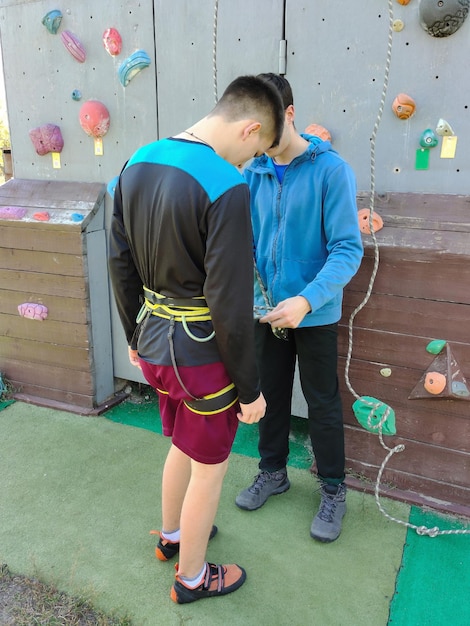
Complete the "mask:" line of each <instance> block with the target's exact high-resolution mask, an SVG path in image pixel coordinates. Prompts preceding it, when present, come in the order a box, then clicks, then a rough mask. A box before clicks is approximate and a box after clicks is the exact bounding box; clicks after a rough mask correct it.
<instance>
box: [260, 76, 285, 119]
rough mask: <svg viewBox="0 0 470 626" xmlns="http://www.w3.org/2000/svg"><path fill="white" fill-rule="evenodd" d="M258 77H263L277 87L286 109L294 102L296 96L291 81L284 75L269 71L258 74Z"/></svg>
mask: <svg viewBox="0 0 470 626" xmlns="http://www.w3.org/2000/svg"><path fill="white" fill-rule="evenodd" d="M258 78H261V79H262V80H264V81H265V82H266V83H269V84H271V85H273V86H274V87H276V89H277V90H278V91H279V93H280V94H281V98H282V102H283V104H284V110H286V109H287V107H288V106H289V105H291V104H294V96H293V95H292V87H291V86H290V83H289V81H288V80H287V78H284V76H280V75H279V74H273V73H271V72H268V73H266V74H258Z"/></svg>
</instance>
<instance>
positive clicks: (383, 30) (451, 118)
mask: <svg viewBox="0 0 470 626" xmlns="http://www.w3.org/2000/svg"><path fill="white" fill-rule="evenodd" d="M427 4H428V5H432V6H433V7H435V6H436V5H437V4H438V3H437V2H434V0H432V1H431V0H429V2H428V0H411V1H410V2H409V3H405V1H400V2H398V1H397V0H390V2H389V1H388V0H361V2H342V3H341V7H339V6H338V4H337V3H333V2H331V1H329V0H315V2H299V1H298V0H287V3H286V38H287V78H288V79H289V80H290V82H291V83H292V85H293V88H294V98H296V111H297V117H296V121H297V126H298V128H299V129H300V130H303V129H304V128H305V127H306V126H307V125H308V124H311V123H314V122H315V123H318V124H321V125H323V126H325V127H326V128H328V130H329V131H330V133H331V135H332V139H333V147H334V148H336V149H337V150H338V151H339V152H340V154H342V156H343V157H345V158H346V159H347V160H348V161H349V163H350V164H351V165H352V166H353V168H354V170H355V172H356V176H357V179H358V187H359V189H360V190H367V189H369V188H370V179H371V138H374V126H375V124H376V122H377V119H378V117H379V114H380V111H381V107H383V114H382V115H381V116H380V124H379V127H378V129H377V133H376V138H375V141H374V146H373V147H374V148H375V154H374V166H375V172H374V174H375V181H376V185H377V189H378V190H379V191H401V192H419V193H441V194H442V193H446V194H466V193H468V192H469V189H470V188H469V184H468V163H470V145H469V144H468V142H467V141H466V137H468V136H469V135H470V87H469V86H468V84H467V83H466V82H465V81H464V80H463V77H464V76H465V75H466V72H467V70H466V63H467V61H466V59H468V54H469V52H470V19H469V20H466V21H465V22H464V23H463V24H462V26H461V28H460V29H459V30H457V31H456V32H455V33H454V34H452V35H450V36H447V37H434V36H431V35H430V34H429V32H427V31H426V30H425V29H424V28H423V26H422V25H421V15H422V13H423V8H424V9H425V8H426V5H427ZM442 4H443V5H444V9H445V8H447V9H448V11H449V13H454V14H455V15H457V14H458V13H459V12H460V14H461V13H462V12H463V11H464V6H465V5H467V7H468V2H467V1H466V0H464V1H463V2H461V3H458V1H457V0H452V1H450V0H446V1H445V2H443V3H442ZM390 8H391V10H392V11H391V13H390V11H389V9H390ZM444 14H445V12H444ZM455 21H456V20H454V22H455ZM447 22H450V23H451V25H452V23H453V22H452V20H447ZM400 95H405V96H408V97H409V98H411V99H412V100H413V101H414V105H415V110H414V113H413V115H412V116H411V117H406V114H407V112H406V111H405V110H403V111H402V112H401V114H402V116H403V119H401V118H399V117H397V115H396V114H395V113H394V112H393V110H392V105H393V103H394V101H395V99H396V98H397V96H400ZM406 102H407V100H406V99H405V104H406ZM404 108H406V107H404ZM441 119H443V120H444V121H446V122H447V123H448V124H449V125H450V127H451V129H452V132H453V133H454V134H455V137H456V138H457V139H456V141H455V143H456V149H455V154H454V155H453V156H452V154H453V150H452V146H449V145H448V140H444V137H442V136H439V135H437V137H436V139H437V144H436V145H435V146H434V147H432V148H429V149H427V150H425V151H424V153H423V152H422V148H423V147H422V145H421V144H420V140H421V138H422V134H423V133H424V131H426V130H428V129H430V130H432V131H433V132H435V130H436V128H437V126H438V124H439V121H440V120H441ZM451 142H452V143H454V140H451ZM425 145H426V146H428V145H429V144H425ZM443 145H444V148H446V147H447V148H450V149H448V150H447V151H446V153H445V155H444V158H443V157H442V154H441V153H442V149H443ZM418 150H419V151H420V153H419V154H418V156H417V151H418ZM417 159H418V167H426V169H417V167H416V166H417Z"/></svg>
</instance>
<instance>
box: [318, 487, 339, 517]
mask: <svg viewBox="0 0 470 626" xmlns="http://www.w3.org/2000/svg"><path fill="white" fill-rule="evenodd" d="M337 501H338V494H337V493H327V492H326V491H324V492H323V493H322V497H321V503H320V510H319V511H318V517H319V518H320V519H322V520H323V521H324V522H332V521H333V517H334V515H335V511H336V504H337Z"/></svg>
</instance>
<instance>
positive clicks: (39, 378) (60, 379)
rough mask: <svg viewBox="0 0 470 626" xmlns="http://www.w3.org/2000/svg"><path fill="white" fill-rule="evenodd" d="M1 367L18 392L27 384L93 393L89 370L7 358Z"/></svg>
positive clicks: (87, 393) (86, 393)
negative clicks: (81, 370)
mask: <svg viewBox="0 0 470 626" xmlns="http://www.w3.org/2000/svg"><path fill="white" fill-rule="evenodd" d="M2 367H3V370H2V372H3V374H4V375H5V378H6V379H7V380H8V381H10V382H13V385H14V387H15V388H16V389H17V390H18V391H19V392H20V391H21V390H22V389H23V388H24V386H25V385H27V386H30V387H44V388H48V389H56V390H57V391H61V392H62V393H63V392H71V393H76V394H79V395H88V396H92V395H93V377H92V375H91V373H90V372H89V371H83V372H78V371H77V370H71V369H65V368H64V367H57V366H54V365H49V364H45V363H42V364H41V366H40V367H38V365H37V364H36V363H32V362H30V361H18V360H15V359H9V360H8V363H7V364H5V366H2Z"/></svg>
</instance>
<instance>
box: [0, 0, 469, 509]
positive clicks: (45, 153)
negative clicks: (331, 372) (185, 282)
mask: <svg viewBox="0 0 470 626" xmlns="http://www.w3.org/2000/svg"><path fill="white" fill-rule="evenodd" d="M469 4H470V2H468V0H444V2H440V3H436V2H434V1H433V0H409V1H407V0H361V2H359V3H358V2H346V0H343V2H341V3H335V2H331V0H315V2H312V1H311V0H304V1H302V0H260V1H259V2H253V1H252V0H239V1H238V2H236V3H234V2H231V1H230V0H198V2H195V1H194V0H178V2H174V0H153V1H152V0H140V1H139V2H135V1H131V0H122V1H118V0H116V1H111V0H100V2H93V1H92V0H82V2H80V3H78V2H72V1H71V0H66V1H64V2H58V3H54V4H53V3H51V2H50V0H29V1H28V0H0V36H1V44H2V51H3V62H4V73H5V83H6V92H7V104H8V111H9V121H10V130H11V139H12V158H13V169H14V175H15V177H17V178H21V179H33V180H41V181H49V180H50V181H78V182H80V181H86V182H88V183H90V182H97V183H105V184H106V183H108V182H109V181H110V180H111V179H112V178H113V177H114V176H115V175H116V174H118V173H119V171H120V170H121V168H122V166H123V164H124V163H125V161H126V160H127V159H128V158H129V156H130V155H131V154H132V152H133V151H134V150H135V149H136V148H137V147H138V146H139V145H141V144H143V143H146V142H148V141H151V140H153V139H154V138H157V137H163V136H168V135H171V134H172V133H176V132H179V131H180V130H181V129H183V128H185V127H187V126H188V125H189V124H191V123H193V122H194V121H195V120H197V119H199V118H200V117H202V116H203V115H205V114H206V113H207V112H208V111H209V110H210V109H211V108H212V106H213V105H214V103H215V101H216V99H217V97H218V96H220V95H221V93H222V92H223V89H224V87H225V86H226V85H227V84H228V83H229V82H230V81H231V80H232V79H233V78H235V77H236V76H237V75H239V74H244V73H258V72H269V71H272V72H282V73H285V75H286V77H287V78H288V79H289V81H290V82H291V84H292V86H293V90H294V98H295V106H296V126H297V128H298V129H299V130H300V131H302V130H304V129H305V128H306V127H307V126H309V125H311V124H319V125H321V126H323V127H325V128H326V129H327V130H328V131H329V133H330V134H331V137H332V144H333V147H334V148H335V149H336V150H338V152H339V153H340V154H341V155H342V156H343V157H345V158H346V160H347V161H348V162H349V163H350V164H351V165H352V167H353V168H354V171H355V173H356V176H357V182H358V190H359V194H358V209H362V208H367V207H369V204H370V202H371V199H372V198H373V199H374V202H375V204H376V206H375V208H376V210H377V212H378V213H380V211H381V210H382V212H383V229H382V230H381V231H380V238H379V244H380V247H381V250H382V251H383V258H382V259H381V263H380V265H379V269H378V273H377V285H376V287H375V289H374V290H373V292H372V294H373V298H372V299H371V302H370V303H369V305H368V306H367V307H366V308H365V312H364V314H363V315H362V316H361V317H359V318H358V320H356V325H357V330H358V335H357V339H356V340H355V341H356V342H357V343H355V344H354V350H355V351H354V352H353V362H352V366H351V380H352V381H353V386H354V387H355V386H356V385H358V391H359V394H361V395H362V394H367V393H371V394H372V395H374V394H377V395H383V398H381V399H382V400H384V401H386V402H390V403H391V404H393V401H396V400H397V398H398V406H397V418H396V424H397V431H398V434H399V435H400V436H402V437H403V436H404V437H405V438H406V439H407V440H409V441H413V442H416V441H422V440H424V441H423V443H425V445H426V446H428V447H426V448H423V450H424V452H423V456H422V458H423V462H422V463H420V462H418V464H417V465H420V464H421V465H422V466H423V468H424V469H423V472H422V474H420V473H419V471H418V470H417V467H416V464H415V466H413V467H412V466H410V467H406V464H405V465H401V466H400V467H399V468H398V467H397V468H396V469H394V473H392V474H390V475H389V478H390V480H391V481H392V482H394V481H395V484H399V485H400V486H401V487H406V485H408V486H410V485H411V486H415V487H416V488H419V489H421V491H422V492H423V491H426V490H428V492H429V493H432V492H433V489H434V488H435V487H436V484H437V482H440V483H442V484H441V485H440V486H439V490H440V491H439V493H441V494H442V493H443V492H444V491H445V489H446V486H447V485H449V484H450V481H451V473H452V472H453V467H454V466H453V465H452V464H453V463H454V462H455V463H457V464H459V463H460V466H459V467H460V468H464V470H463V472H464V474H463V475H465V471H466V470H468V466H469V460H468V455H469V454H470V451H469V450H468V449H467V448H466V447H465V446H464V445H463V444H462V443H461V442H462V441H464V440H465V435H466V433H467V431H466V429H467V428H468V426H467V424H468V420H467V421H465V417H466V415H467V413H466V410H467V409H466V408H465V407H467V406H468V403H467V402H465V400H462V399H460V400H458V399H455V398H445V399H443V398H440V399H437V398H435V399H432V398H431V399H430V398H424V399H423V398H416V399H414V400H409V399H408V395H409V394H408V392H409V393H411V392H412V391H413V388H414V386H415V385H416V384H418V383H419V381H420V379H421V377H422V376H423V375H424V374H425V372H426V371H427V368H428V367H429V366H430V365H431V362H430V361H429V358H427V356H426V355H427V353H426V352H425V345H426V344H427V343H428V342H429V340H431V339H433V338H442V339H444V340H446V341H447V342H448V343H449V345H450V346H451V348H452V354H453V355H455V356H456V359H457V361H458V362H459V363H460V365H461V369H462V371H463V374H464V375H465V374H466V375H467V377H470V372H469V371H468V366H467V363H468V354H467V348H464V347H462V345H460V344H465V342H468V333H467V331H466V326H465V323H464V322H465V320H466V319H468V314H467V308H468V304H469V303H468V299H465V298H464V297H463V296H462V295H461V294H465V293H469V292H470V285H469V284H468V278H467V274H468V272H467V274H465V271H464V270H465V268H466V266H467V265H466V264H467V263H468V256H469V254H470V251H469V249H468V246H469V244H468V243H467V242H468V236H467V235H468V217H467V213H466V208H467V207H468V197H469V196H468V194H469V191H470V187H469V183H468V177H469V163H470V142H469V141H468V137H469V135H470V108H469V105H470V86H469V85H468V82H467V81H466V80H465V77H466V75H467V59H468V57H469V52H470V36H469V33H470V30H469V29H470V19H464V18H465V17H466V16H467V13H468V6H469ZM429 11H431V13H432V12H433V11H434V12H435V13H436V12H437V14H438V15H437V18H436V20H435V21H434V22H433V19H434V18H432V19H430V14H429ZM446 11H447V13H446ZM57 13H60V15H61V19H60V21H59V24H58V25H57V28H56V31H55V32H54V27H55V25H56V24H55V22H54V20H55V18H57ZM47 16H48V19H46V18H47ZM431 17H432V16H431ZM436 25H437V26H436ZM108 29H116V31H117V33H118V35H119V37H117V36H116V33H110V32H108V34H107V37H104V35H105V33H106V32H107V31H108ZM111 35H112V36H111ZM118 39H120V40H121V47H120V49H115V50H114V51H112V48H113V46H114V45H116V42H117V41H118ZM105 44H106V45H105ZM118 48H119V46H118ZM90 100H94V101H97V102H98V103H100V105H102V106H103V107H104V110H103V109H100V108H99V106H98V105H96V106H95V107H94V108H93V109H92V113H93V115H94V116H97V118H96V119H90V118H86V116H85V115H82V119H80V113H81V112H82V107H83V106H84V105H85V104H86V103H88V102H89V101H90ZM97 107H98V108H97ZM100 111H101V113H100ZM33 139H34V141H33ZM38 150H39V151H38ZM41 152H42V153H41ZM372 189H373V190H374V191H375V195H373V196H372V195H371V193H370V192H371V190H372ZM394 194H397V195H394ZM398 198H399V200H398ZM454 201H455V202H454ZM110 213H111V203H110V198H109V196H106V200H105V226H106V227H107V226H108V225H109V219H110ZM452 238H454V239H455V241H454V240H453V239H452ZM457 240H458V241H457ZM456 241H457V243H456ZM364 243H365V247H366V256H365V261H364V263H363V266H362V267H361V270H360V272H359V273H358V276H357V278H356V279H355V281H354V282H353V283H351V286H350V288H349V289H348V290H347V293H346V297H345V316H344V318H343V320H342V325H341V333H342V334H341V342H340V343H341V364H342V365H343V364H344V363H345V358H346V355H347V348H348V315H349V314H350V313H351V312H352V311H353V309H354V307H355V305H356V304H357V302H358V301H361V299H362V298H363V297H364V296H365V294H366V293H367V289H368V286H369V281H370V279H371V272H372V269H373V259H374V254H375V247H374V242H373V240H372V239H371V238H370V235H364ZM455 245H457V246H460V247H459V253H458V255H455ZM423 250H426V251H427V252H426V254H428V255H430V257H432V263H434V266H433V265H432V263H431V262H430V259H429V258H428V257H426V255H425V254H424V253H423ZM423 254H424V256H423ZM431 269H433V271H434V277H436V276H437V277H438V278H437V279H435V278H433V277H432V276H430V274H429V272H430V271H431ZM0 287H1V285H0ZM389 306H390V307H391V308H390V311H395V313H396V314H393V313H391V314H390V315H389V314H388V313H387V312H388V311H389V309H388V308H387V307H389ZM465 307H467V308H465ZM110 308H111V330H112V337H113V339H112V341H113V359H114V375H115V377H116V378H121V379H128V380H135V381H143V379H142V377H141V375H140V373H139V372H138V371H137V370H136V369H135V368H133V367H131V366H130V364H129V363H128V360H127V349H126V344H125V339H124V335H123V332H122V329H121V326H120V323H119V320H118V317H117V313H116V309H115V306H114V302H113V299H112V298H111V297H110ZM399 312H404V320H403V321H401V322H399V320H400V318H399V316H398V313H399ZM387 316H388V317H387ZM455 316H457V318H455ZM455 319H457V321H455V322H449V320H455ZM423 320H424V322H425V323H421V322H422V321H423ZM441 320H446V322H449V323H448V326H444V325H443V323H442V321H441ZM397 324H398V326H397ZM398 328H399V329H400V332H401V331H402V330H403V331H405V330H407V332H404V333H403V338H402V339H401V340H400V341H399V342H398V343H396V342H394V341H392V340H395V339H396V338H397V335H398V330H397V329H398ZM409 337H411V339H410V338H409ZM374 341H375V343H374ZM384 341H385V342H386V341H389V342H391V344H389V345H392V346H393V349H392V348H390V349H389V352H388V353H387V354H388V355H389V356H390V358H388V356H386V355H384V353H383V352H384V348H383V346H384V345H387V344H386V343H385V344H384ZM364 342H367V348H368V350H369V351H368V352H366V351H365V347H364V345H363V344H364ZM456 344H458V345H456ZM358 346H359V348H358ZM418 355H419V357H420V358H418ZM392 357H393V358H392ZM0 365H1V366H2V367H3V364H0ZM379 366H380V367H379ZM409 368H411V370H413V371H412V374H413V375H411V373H410V371H409ZM387 369H390V370H391V375H390V376H389V377H388V378H387V379H385V377H384V376H383V375H382V374H380V371H379V370H387ZM397 372H398V373H399V375H397ZM341 375H342V372H341ZM408 376H409V381H408ZM376 377H380V378H378V379H377V380H375V378H376ZM369 379H370V380H371V381H372V380H374V381H375V382H374V384H372V385H371V388H369V387H368V385H362V384H360V385H359V383H360V382H361V383H363V382H364V381H369ZM397 379H400V381H401V382H397ZM408 382H409V384H408ZM379 383H380V384H379ZM405 383H406V384H405ZM410 386H411V389H409V388H408V387H410ZM342 388H343V393H344V399H345V407H346V411H347V414H348V416H347V420H348V429H349V428H350V429H351V432H350V433H349V434H348V446H349V448H348V454H349V458H350V461H351V464H352V466H353V467H354V468H355V471H358V472H362V473H367V472H366V470H367V467H368V464H370V467H371V468H372V470H371V475H373V474H374V473H375V472H376V471H377V468H378V467H379V465H380V454H381V450H380V449H379V451H377V450H375V452H372V451H371V450H372V449H371V448H370V447H368V446H371V445H375V443H376V436H375V435H368V434H367V433H366V432H365V431H361V430H360V428H359V426H357V424H356V423H355V421H354V419H355V418H354V416H353V414H352V409H351V404H352V402H353V400H354V396H353V395H351V393H350V391H349V389H348V388H347V385H346V384H345V382H342ZM397 389H400V392H399V393H398V392H397V391H396V390H397ZM397 393H398V395H397ZM407 394H408V395H407ZM423 402H424V405H423V404H422V403H423ZM413 403H415V405H416V406H417V407H418V408H417V409H413V410H411V409H407V411H405V413H404V407H405V406H406V407H409V406H411V405H412V404H413ZM436 403H438V404H436ZM428 408H429V414H430V415H432V416H433V417H432V420H429V421H428V422H426V423H425V422H424V420H425V418H426V415H427V414H428ZM292 410H293V413H294V414H297V415H305V414H306V409H305V403H304V402H303V398H302V395H301V393H300V388H299V386H298V384H297V385H296V389H295V394H294V400H293V409H292ZM414 411H416V412H414ZM448 414H449V415H452V419H451V420H450V422H449V424H448V425H445V424H444V419H445V416H446V415H448ZM404 415H405V416H404ZM423 424H425V428H424V430H425V432H426V434H425V435H423V434H422V431H423ZM431 424H432V425H431ZM459 425H460V426H459ZM447 426H448V427H447ZM355 429H357V430H355ZM400 429H401V430H400ZM366 438H367V439H366ZM371 441H373V442H374V444H371ZM459 442H460V443H459ZM432 446H437V447H438V448H439V450H438V452H439V455H441V456H439V459H440V461H439V462H438V463H437V465H436V468H437V469H436V468H435V469H434V470H433V471H434V474H433V475H432V476H431V482H432V483H433V484H431V483H429V482H426V481H427V480H428V478H429V471H428V470H429V468H427V467H426V463H425V462H424V459H428V458H430V456H432V454H433V452H435V450H434V448H432ZM366 449H367V454H366V453H365V450H366ZM413 450H414V448H413ZM420 454H421V452H420ZM369 455H371V456H370V457H369ZM451 457H452V458H451ZM364 459H366V460H364ZM370 459H372V460H370ZM369 461H370V463H369ZM441 467H446V468H447V470H446V471H447V472H448V473H447V474H446V476H445V477H444V478H442V477H441V479H439V477H438V476H437V474H438V473H439V471H440V469H439V468H441ZM459 471H460V470H459ZM436 472H437V474H436ZM449 472H450V473H449ZM467 473H468V472H467ZM424 474H426V476H424ZM416 476H417V478H416V480H415V478H413V477H416ZM459 476H461V474H459ZM459 481H460V483H459V485H458V486H457V487H456V488H455V489H454V490H453V491H452V497H454V498H455V499H456V501H462V500H463V499H464V498H466V497H467V495H468V494H467V491H468V489H469V488H470V485H469V484H468V481H467V482H465V478H459ZM428 488H429V489H428Z"/></svg>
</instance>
